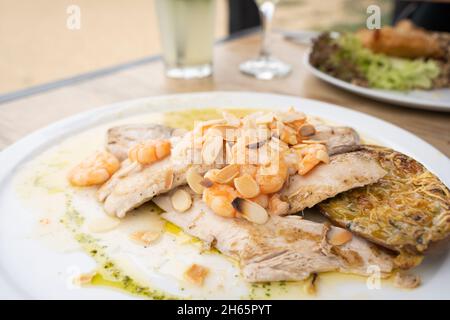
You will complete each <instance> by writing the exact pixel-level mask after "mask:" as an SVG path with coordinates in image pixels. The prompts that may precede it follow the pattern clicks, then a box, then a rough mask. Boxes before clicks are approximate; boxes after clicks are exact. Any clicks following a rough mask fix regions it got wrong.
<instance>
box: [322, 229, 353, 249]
mask: <svg viewBox="0 0 450 320" xmlns="http://www.w3.org/2000/svg"><path fill="white" fill-rule="evenodd" d="M327 237H328V242H329V243H330V244H332V245H333V246H341V245H343V244H346V243H347V242H349V241H350V240H352V238H353V235H352V233H351V232H349V231H347V230H344V229H341V228H332V229H331V230H330V231H328V234H327Z"/></svg>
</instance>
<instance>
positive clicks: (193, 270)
mask: <svg viewBox="0 0 450 320" xmlns="http://www.w3.org/2000/svg"><path fill="white" fill-rule="evenodd" d="M208 273H209V269H208V268H206V267H203V266H201V265H199V264H195V263H194V264H193V265H191V266H190V267H189V268H188V269H187V270H186V271H185V272H184V277H185V278H186V279H187V280H188V281H189V282H191V283H193V284H195V285H197V286H202V285H203V282H204V281H205V278H206V276H207V275H208Z"/></svg>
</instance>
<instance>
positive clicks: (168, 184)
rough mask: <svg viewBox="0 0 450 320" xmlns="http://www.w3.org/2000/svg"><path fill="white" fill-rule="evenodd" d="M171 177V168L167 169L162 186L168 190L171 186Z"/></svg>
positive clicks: (172, 176)
mask: <svg viewBox="0 0 450 320" xmlns="http://www.w3.org/2000/svg"><path fill="white" fill-rule="evenodd" d="M173 179H174V175H173V170H167V172H166V176H165V179H164V188H165V189H167V190H170V189H171V188H172V185H173Z"/></svg>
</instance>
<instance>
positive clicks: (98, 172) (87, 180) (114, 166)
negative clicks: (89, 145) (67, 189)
mask: <svg viewBox="0 0 450 320" xmlns="http://www.w3.org/2000/svg"><path fill="white" fill-rule="evenodd" d="M119 167H120V162H119V160H117V158H116V157H115V156H114V155H112V154H111V153H109V152H106V151H102V152H97V153H95V154H94V155H92V156H90V157H88V158H87V159H85V160H84V161H83V162H81V163H80V164H79V165H77V166H76V167H74V168H73V169H72V170H71V171H70V172H69V174H68V179H69V182H70V183H71V184H72V185H74V186H78V187H86V186H93V185H98V184H102V183H104V182H105V181H107V180H108V179H109V178H110V177H111V176H112V175H113V174H114V172H116V171H117V170H119Z"/></svg>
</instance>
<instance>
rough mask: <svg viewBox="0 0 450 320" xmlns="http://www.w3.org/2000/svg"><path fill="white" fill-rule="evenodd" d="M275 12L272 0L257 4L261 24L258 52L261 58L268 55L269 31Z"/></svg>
mask: <svg viewBox="0 0 450 320" xmlns="http://www.w3.org/2000/svg"><path fill="white" fill-rule="evenodd" d="M274 12H275V4H274V3H273V2H272V1H264V2H263V3H262V4H261V5H259V15H260V17H261V25H262V44H261V51H260V53H259V55H260V57H261V58H269V57H270V48H269V47H270V33H271V30H272V18H273V14H274Z"/></svg>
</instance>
